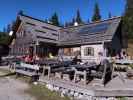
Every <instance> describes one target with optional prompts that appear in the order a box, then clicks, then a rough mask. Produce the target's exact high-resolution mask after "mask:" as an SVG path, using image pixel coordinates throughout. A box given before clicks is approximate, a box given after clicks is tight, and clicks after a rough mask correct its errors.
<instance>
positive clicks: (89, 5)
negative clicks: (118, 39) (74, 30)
mask: <svg viewBox="0 0 133 100" xmlns="http://www.w3.org/2000/svg"><path fill="white" fill-rule="evenodd" d="M95 2H98V4H99V7H100V13H101V16H102V19H107V18H108V13H109V12H111V14H112V16H121V15H122V14H123V13H124V8H125V0H1V3H0V30H1V31H2V30H3V27H5V26H6V25H7V24H8V23H11V22H12V21H13V20H15V18H16V15H17V12H18V11H19V10H23V11H24V13H25V14H28V15H30V16H32V17H35V18H39V19H46V18H49V17H50V16H51V15H52V14H53V13H54V12H57V13H58V15H59V18H60V22H61V23H64V22H66V21H70V20H71V19H72V18H73V17H74V16H75V15H76V10H77V9H79V10H80V13H81V17H82V19H83V20H84V21H87V20H88V19H90V20H91V17H92V15H93V9H94V4H95Z"/></svg>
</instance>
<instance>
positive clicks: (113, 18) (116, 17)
mask: <svg viewBox="0 0 133 100" xmlns="http://www.w3.org/2000/svg"><path fill="white" fill-rule="evenodd" d="M118 18H121V16H115V17H112V18H109V19H104V20H100V21H95V22H90V23H85V24H79V25H78V26H70V27H65V28H63V29H67V28H74V27H80V26H83V25H91V24H97V23H102V22H106V21H110V20H115V19H118Z"/></svg>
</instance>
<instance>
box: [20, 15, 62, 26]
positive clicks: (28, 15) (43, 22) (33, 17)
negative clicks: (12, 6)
mask: <svg viewBox="0 0 133 100" xmlns="http://www.w3.org/2000/svg"><path fill="white" fill-rule="evenodd" d="M18 15H20V16H25V17H28V18H30V19H34V20H37V21H40V22H42V23H46V24H49V25H52V26H55V27H59V28H62V27H60V26H56V25H53V24H50V23H47V22H45V21H44V20H42V19H38V18H35V17H32V16H29V15H27V14H23V13H21V14H18Z"/></svg>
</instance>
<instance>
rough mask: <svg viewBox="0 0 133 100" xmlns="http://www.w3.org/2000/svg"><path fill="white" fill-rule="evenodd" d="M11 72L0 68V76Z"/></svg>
mask: <svg viewBox="0 0 133 100" xmlns="http://www.w3.org/2000/svg"><path fill="white" fill-rule="evenodd" d="M11 74H13V73H11V72H10V71H9V70H7V69H2V68H0V77H3V76H8V75H11Z"/></svg>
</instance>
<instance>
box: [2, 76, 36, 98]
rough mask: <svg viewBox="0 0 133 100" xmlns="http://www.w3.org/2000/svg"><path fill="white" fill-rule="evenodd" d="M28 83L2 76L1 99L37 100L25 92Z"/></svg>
mask: <svg viewBox="0 0 133 100" xmlns="http://www.w3.org/2000/svg"><path fill="white" fill-rule="evenodd" d="M28 88H29V86H28V84H26V83H24V82H22V81H20V80H15V79H12V78H10V77H5V78H0V100H35V99H34V98H33V97H31V96H30V95H28V94H26V93H24V90H26V89H28Z"/></svg>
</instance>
